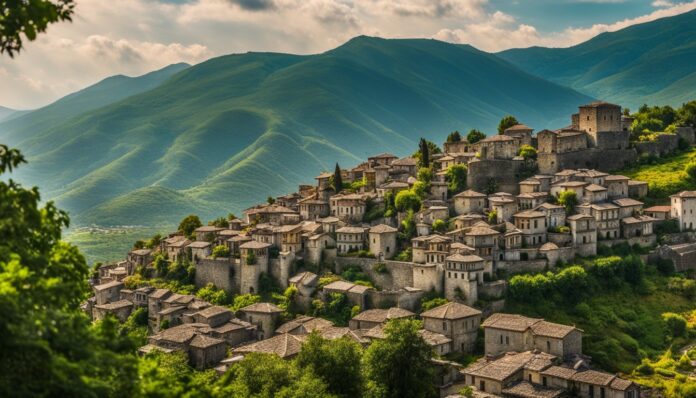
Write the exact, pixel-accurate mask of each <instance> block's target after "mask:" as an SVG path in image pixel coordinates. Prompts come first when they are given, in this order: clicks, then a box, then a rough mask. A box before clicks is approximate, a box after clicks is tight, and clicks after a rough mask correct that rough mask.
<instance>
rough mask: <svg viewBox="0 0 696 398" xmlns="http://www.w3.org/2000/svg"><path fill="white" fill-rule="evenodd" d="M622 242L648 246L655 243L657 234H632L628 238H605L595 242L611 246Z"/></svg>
mask: <svg viewBox="0 0 696 398" xmlns="http://www.w3.org/2000/svg"><path fill="white" fill-rule="evenodd" d="M622 243H628V244H629V245H630V246H633V245H639V246H642V247H650V246H653V245H654V244H655V243H657V235H655V234H653V235H646V236H634V237H632V238H628V239H607V240H600V241H599V242H597V244H599V245H604V246H609V247H612V246H614V245H619V244H622Z"/></svg>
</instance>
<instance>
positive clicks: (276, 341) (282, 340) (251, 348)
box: [233, 333, 305, 358]
mask: <svg viewBox="0 0 696 398" xmlns="http://www.w3.org/2000/svg"><path fill="white" fill-rule="evenodd" d="M304 340H305V336H297V335H294V334H289V333H283V334H279V335H277V336H274V337H271V338H270V339H266V340H261V341H258V342H255V343H251V344H246V345H243V346H241V347H237V348H235V349H234V350H233V351H234V352H235V353H240V354H241V353H252V352H260V353H264V354H276V355H278V356H279V357H281V358H290V357H293V356H295V355H297V354H298V353H299V352H300V349H301V348H302V343H303V342H304Z"/></svg>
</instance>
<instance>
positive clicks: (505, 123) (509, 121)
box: [498, 115, 520, 134]
mask: <svg viewBox="0 0 696 398" xmlns="http://www.w3.org/2000/svg"><path fill="white" fill-rule="evenodd" d="M516 124H520V122H518V121H517V119H516V118H515V117H514V116H511V115H507V116H505V117H503V118H502V119H500V123H498V134H503V133H504V132H505V130H507V129H508V128H510V127H512V126H514V125H516Z"/></svg>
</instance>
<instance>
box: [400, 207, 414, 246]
mask: <svg viewBox="0 0 696 398" xmlns="http://www.w3.org/2000/svg"><path fill="white" fill-rule="evenodd" d="M414 236H416V215H415V213H414V211H413V210H408V211H407V212H406V217H404V219H403V220H401V232H400V233H399V238H400V239H401V240H402V241H404V242H409V241H410V240H411V238H413V237H414Z"/></svg>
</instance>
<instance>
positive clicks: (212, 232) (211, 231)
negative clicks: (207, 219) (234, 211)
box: [193, 225, 224, 242]
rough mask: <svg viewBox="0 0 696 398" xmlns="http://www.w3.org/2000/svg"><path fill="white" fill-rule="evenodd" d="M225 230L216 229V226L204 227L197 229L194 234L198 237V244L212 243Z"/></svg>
mask: <svg viewBox="0 0 696 398" xmlns="http://www.w3.org/2000/svg"><path fill="white" fill-rule="evenodd" d="M223 229H224V228H220V227H216V226H214V225H203V226H201V227H198V228H196V229H195V230H194V231H193V233H194V234H195V235H196V241H198V242H212V241H213V240H214V239H215V236H217V234H218V233H220V231H222V230H223Z"/></svg>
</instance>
